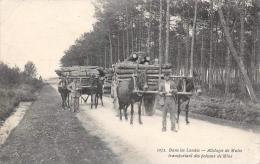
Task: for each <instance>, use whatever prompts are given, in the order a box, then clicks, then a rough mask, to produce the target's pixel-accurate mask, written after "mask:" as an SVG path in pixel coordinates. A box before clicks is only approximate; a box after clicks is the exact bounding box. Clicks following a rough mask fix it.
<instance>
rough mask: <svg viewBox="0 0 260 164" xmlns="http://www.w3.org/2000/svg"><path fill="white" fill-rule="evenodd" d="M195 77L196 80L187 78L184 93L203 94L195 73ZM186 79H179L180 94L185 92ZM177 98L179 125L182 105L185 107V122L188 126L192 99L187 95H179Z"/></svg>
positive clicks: (178, 88)
mask: <svg viewBox="0 0 260 164" xmlns="http://www.w3.org/2000/svg"><path fill="white" fill-rule="evenodd" d="M193 77H194V78H186V79H185V80H186V84H185V85H186V91H184V92H196V93H198V94H200V93H201V86H200V84H199V80H198V79H197V77H198V76H197V74H196V73H193ZM183 83H184V79H179V81H178V83H177V90H178V92H182V91H183V89H184V88H183V86H184V84H183ZM195 85H196V86H195ZM176 98H177V105H178V111H177V120H176V121H177V123H179V116H180V113H181V105H182V104H183V105H185V113H186V115H185V120H186V124H189V123H190V122H189V104H190V98H191V95H185V94H178V95H176Z"/></svg>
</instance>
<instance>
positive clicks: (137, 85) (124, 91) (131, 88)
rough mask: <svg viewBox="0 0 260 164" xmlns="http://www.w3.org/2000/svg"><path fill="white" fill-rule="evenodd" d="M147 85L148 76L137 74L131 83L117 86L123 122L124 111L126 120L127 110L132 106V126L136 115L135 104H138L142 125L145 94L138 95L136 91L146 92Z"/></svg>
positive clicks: (127, 82)
mask: <svg viewBox="0 0 260 164" xmlns="http://www.w3.org/2000/svg"><path fill="white" fill-rule="evenodd" d="M145 83H146V75H145V74H144V73H140V74H137V76H136V77H135V76H133V77H132V78H131V80H130V81H122V82H120V83H119V84H118V86H117V96H118V104H119V112H120V120H122V110H124V115H125V119H126V120H128V117H127V108H128V106H129V105H131V112H130V113H131V118H130V124H133V114H134V103H136V102H138V103H139V104H138V117H139V124H142V120H141V105H142V99H143V94H140V93H136V92H135V91H136V90H144V89H145V87H144V86H145Z"/></svg>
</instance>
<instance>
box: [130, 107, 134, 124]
mask: <svg viewBox="0 0 260 164" xmlns="http://www.w3.org/2000/svg"><path fill="white" fill-rule="evenodd" d="M133 115H134V104H133V103H131V118H130V124H133Z"/></svg>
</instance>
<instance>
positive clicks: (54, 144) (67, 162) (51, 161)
mask: <svg viewBox="0 0 260 164" xmlns="http://www.w3.org/2000/svg"><path fill="white" fill-rule="evenodd" d="M106 145H107V144H106V143H105V142H103V141H101V140H100V139H99V138H98V137H97V136H93V135H91V134H90V132H89V131H86V130H85V129H84V128H83V127H82V125H81V124H80V122H79V121H78V119H77V118H76V117H75V114H74V113H71V112H69V111H62V110H61V108H60V97H59V95H58V93H57V91H56V90H55V89H54V88H53V87H51V86H50V85H45V86H44V88H43V89H42V91H41V93H40V96H39V99H38V100H37V101H36V102H34V103H33V105H32V106H31V109H29V110H28V111H27V112H26V114H25V116H24V118H23V120H22V121H21V122H20V124H19V125H18V126H17V127H16V128H15V129H14V130H13V131H12V133H11V134H10V136H9V137H8V138H7V140H6V142H5V143H4V144H3V145H1V146H0V163H1V164H2V163H4V164H5V163H8V164H19V163H22V164H34V163H37V164H38V163H46V164H55V163H57V164H72V163H82V164H83V163H84V164H85V163H87V164H112V163H113V164H114V163H121V162H119V160H118V158H117V156H116V155H115V154H114V153H113V152H112V151H111V150H110V149H109V148H108V146H106Z"/></svg>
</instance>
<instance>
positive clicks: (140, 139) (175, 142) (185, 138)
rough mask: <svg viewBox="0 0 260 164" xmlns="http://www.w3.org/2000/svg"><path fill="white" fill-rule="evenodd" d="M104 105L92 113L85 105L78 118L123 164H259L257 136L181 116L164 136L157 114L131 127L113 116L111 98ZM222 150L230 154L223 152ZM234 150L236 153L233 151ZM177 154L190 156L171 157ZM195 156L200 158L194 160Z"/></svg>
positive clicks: (259, 141) (258, 135) (105, 100)
mask: <svg viewBox="0 0 260 164" xmlns="http://www.w3.org/2000/svg"><path fill="white" fill-rule="evenodd" d="M104 102H105V107H100V106H99V107H98V109H93V110H91V109H90V107H89V105H88V104H86V105H81V112H80V113H79V114H77V117H78V118H79V120H80V121H81V122H82V123H83V126H84V127H85V128H86V129H88V130H89V131H91V133H92V134H93V135H96V136H99V137H100V138H101V139H102V140H103V141H104V142H106V143H108V144H109V146H110V147H111V148H112V150H113V151H114V152H115V153H116V154H117V155H118V156H119V157H120V158H121V160H122V161H123V162H124V163H127V164H128V163H129V164H130V163H134V164H143V163H153V164H173V163H174V164H178V163H181V164H183V163H190V164H194V163H198V164H204V163H216V164H219V163H228V164H259V163H260V156H259V154H260V134H259V133H253V132H250V131H245V130H241V129H237V128H232V127H228V126H223V125H217V124H213V123H209V122H207V121H201V120H197V119H190V121H191V124H190V125H185V123H184V118H183V117H181V123H180V130H179V131H178V132H177V133H174V132H171V131H169V130H168V131H167V132H165V133H163V132H161V117H160V114H159V115H156V116H152V117H149V116H143V123H144V124H143V125H139V124H138V121H137V116H135V119H136V120H134V125H130V124H129V121H128V122H127V121H122V122H120V121H119V118H118V117H116V112H115V111H114V110H113V107H112V103H111V99H110V98H104ZM168 121H169V120H168ZM168 129H169V122H168ZM169 149H176V151H178V150H179V151H180V149H183V150H184V152H170V151H169ZM190 149H193V150H190ZM210 149H217V150H210ZM225 149H227V150H229V152H224V151H225ZM234 150H236V151H237V152H232V151H234ZM207 151H209V152H207ZM210 151H211V152H210ZM212 151H215V152H212ZM216 151H218V152H216ZM221 151H223V152H221ZM179 154H180V155H192V157H181V156H179V157H172V156H170V155H179ZM195 154H198V155H200V156H199V157H198V156H197V158H195V157H194V155H195ZM218 157H221V158H218Z"/></svg>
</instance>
